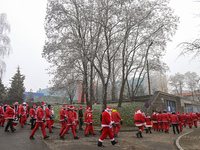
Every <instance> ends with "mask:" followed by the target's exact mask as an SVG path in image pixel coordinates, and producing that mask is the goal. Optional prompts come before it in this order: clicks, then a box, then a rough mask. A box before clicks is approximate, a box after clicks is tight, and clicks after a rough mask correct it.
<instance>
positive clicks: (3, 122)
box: [0, 116, 6, 126]
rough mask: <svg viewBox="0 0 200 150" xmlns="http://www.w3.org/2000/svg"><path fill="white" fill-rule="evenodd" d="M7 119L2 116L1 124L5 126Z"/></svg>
mask: <svg viewBox="0 0 200 150" xmlns="http://www.w3.org/2000/svg"><path fill="white" fill-rule="evenodd" d="M5 121H6V120H5V117H4V116H2V118H1V119H0V122H1V125H2V126H3V125H4V124H5Z"/></svg>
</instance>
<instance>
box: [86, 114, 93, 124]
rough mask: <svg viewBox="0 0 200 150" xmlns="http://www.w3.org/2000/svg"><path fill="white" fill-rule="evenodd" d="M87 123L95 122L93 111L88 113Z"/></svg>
mask: <svg viewBox="0 0 200 150" xmlns="http://www.w3.org/2000/svg"><path fill="white" fill-rule="evenodd" d="M87 118H88V119H87V124H90V123H93V115H92V113H91V112H88V113H87Z"/></svg>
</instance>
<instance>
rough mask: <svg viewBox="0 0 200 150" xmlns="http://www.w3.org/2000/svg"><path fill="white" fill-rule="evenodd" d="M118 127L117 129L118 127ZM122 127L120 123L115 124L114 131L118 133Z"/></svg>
mask: <svg viewBox="0 0 200 150" xmlns="http://www.w3.org/2000/svg"><path fill="white" fill-rule="evenodd" d="M116 128H117V129H116ZM120 129H121V126H120V124H116V127H114V126H113V133H116V134H118V133H119V131H120Z"/></svg>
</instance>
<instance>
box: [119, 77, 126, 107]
mask: <svg viewBox="0 0 200 150" xmlns="http://www.w3.org/2000/svg"><path fill="white" fill-rule="evenodd" d="M125 83H126V79H123V80H122V85H121V89H120V95H119V103H118V107H122V100H123V94H124V87H125Z"/></svg>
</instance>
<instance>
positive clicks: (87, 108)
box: [84, 106, 90, 132]
mask: <svg viewBox="0 0 200 150" xmlns="http://www.w3.org/2000/svg"><path fill="white" fill-rule="evenodd" d="M89 109H90V107H89V106H87V107H86V111H85V115H84V119H85V124H86V125H85V132H86V131H87V128H88V125H87V113H88V112H89Z"/></svg>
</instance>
